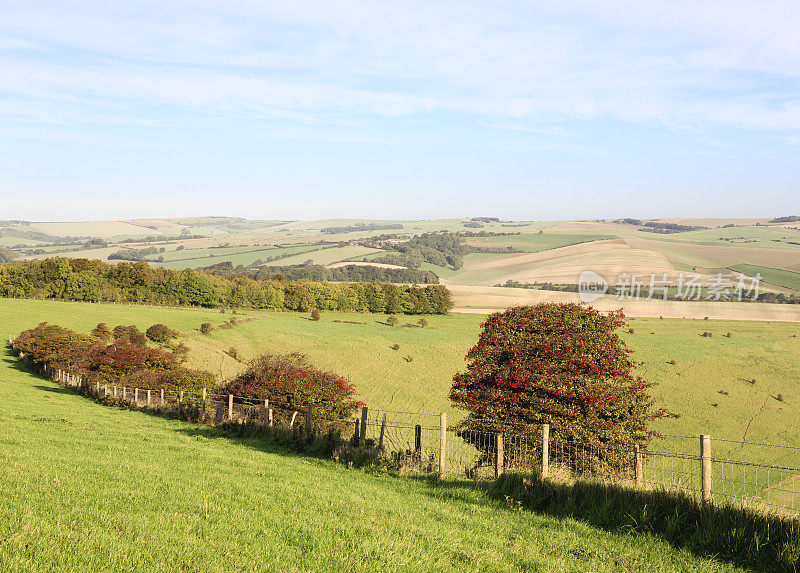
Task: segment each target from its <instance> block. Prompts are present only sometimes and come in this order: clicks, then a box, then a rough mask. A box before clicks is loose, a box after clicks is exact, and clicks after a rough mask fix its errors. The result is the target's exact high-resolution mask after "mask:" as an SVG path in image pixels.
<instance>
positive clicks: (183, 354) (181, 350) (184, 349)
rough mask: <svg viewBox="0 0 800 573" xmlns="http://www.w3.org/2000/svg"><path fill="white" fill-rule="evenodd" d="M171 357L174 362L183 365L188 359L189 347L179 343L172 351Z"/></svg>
mask: <svg viewBox="0 0 800 573" xmlns="http://www.w3.org/2000/svg"><path fill="white" fill-rule="evenodd" d="M172 357H173V358H174V359H175V362H177V363H179V364H183V363H184V362H186V359H187V358H188V357H189V347H188V346H186V345H185V344H184V343H183V342H179V343H178V345H177V346H176V347H175V348H173V349H172Z"/></svg>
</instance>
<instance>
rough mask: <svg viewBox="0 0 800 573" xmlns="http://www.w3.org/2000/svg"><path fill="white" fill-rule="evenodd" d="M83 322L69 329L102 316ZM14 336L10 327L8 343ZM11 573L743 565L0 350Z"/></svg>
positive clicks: (0, 506) (5, 535)
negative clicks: (384, 471)
mask: <svg viewBox="0 0 800 573" xmlns="http://www.w3.org/2000/svg"><path fill="white" fill-rule="evenodd" d="M82 308H83V307H82ZM140 310H141V309H140ZM75 314H76V315H77V314H78V313H75ZM83 314H84V315H89V316H84V317H82V318H77V317H76V318H77V319H76V320H75V321H73V322H72V325H73V326H79V324H78V323H81V324H85V322H82V321H86V320H88V319H90V320H91V321H94V320H96V319H97V318H98V316H97V314H94V313H86V312H84V313H83ZM109 314H112V313H109ZM171 317H172V318H173V319H176V322H179V320H178V318H179V317H178V316H177V315H174V314H173V315H171ZM106 318H108V316H106ZM184 320H186V323H187V324H188V322H190V320H189V317H188V316H186V317H184ZM62 322H68V321H62ZM173 324H175V322H173ZM17 327H18V322H17V320H16V319H15V320H14V321H4V322H3V323H2V328H0V330H1V331H2V332H0V334H2V335H3V336H7V335H8V334H9V333H11V332H14V331H16V329H17ZM0 570H2V571H26V570H28V571H42V570H48V571H49V570H53V571H179V570H184V571H376V570H377V571H442V570H450V571H643V570H647V571H726V570H734V568H732V567H730V566H725V565H720V564H719V563H715V562H714V561H713V560H711V559H706V558H702V557H698V556H696V555H693V554H691V553H689V552H688V551H685V550H679V549H675V548H674V547H672V546H670V545H668V544H666V543H664V542H662V541H659V540H657V539H655V538H653V537H649V536H646V535H641V534H623V533H609V532H604V531H601V530H598V529H595V528H593V527H590V526H588V525H586V524H583V523H580V522H577V521H574V520H571V519H559V518H554V517H546V516H540V515H537V514H533V513H530V512H527V511H520V510H514V509H509V508H507V507H506V505H505V504H503V503H501V502H498V501H495V500H492V499H490V498H488V497H487V496H486V495H485V494H483V493H482V492H481V490H478V489H474V488H472V487H469V486H462V485H459V484H457V483H454V482H445V483H443V484H441V485H440V484H436V483H435V482H429V481H424V480H414V479H411V478H393V477H389V476H386V475H370V474H365V473H362V472H360V471H357V470H352V469H346V468H345V467H343V466H338V465H335V464H333V463H332V462H329V461H325V460H319V459H314V458H307V457H299V456H295V455H291V454H289V453H287V452H285V451H282V450H279V449H275V448H271V447H268V446H265V445H264V444H263V442H261V441H259V440H255V439H233V438H230V437H227V436H226V435H224V434H222V433H221V432H219V431H217V430H213V429H209V428H200V427H197V426H194V425H191V424H188V423H183V422H179V421H172V420H167V419H163V418H159V417H155V416H149V415H146V414H143V413H139V412H131V411H125V410H119V409H115V408H108V407H104V406H100V405H98V404H96V403H94V402H92V401H90V400H88V399H84V398H81V397H79V396H77V395H75V394H73V393H71V392H69V391H66V390H62V389H61V388H59V387H58V386H57V385H55V384H54V383H52V382H49V381H45V380H43V379H40V378H38V377H36V376H34V375H33V374H31V373H30V372H28V371H26V370H25V369H24V368H22V367H21V366H20V364H19V363H18V362H17V361H16V359H14V358H13V357H12V356H10V354H8V352H4V354H3V360H2V362H0Z"/></svg>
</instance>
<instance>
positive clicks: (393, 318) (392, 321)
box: [386, 314, 400, 326]
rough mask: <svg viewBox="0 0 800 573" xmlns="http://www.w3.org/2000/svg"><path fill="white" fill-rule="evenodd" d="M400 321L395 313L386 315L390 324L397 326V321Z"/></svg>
mask: <svg viewBox="0 0 800 573" xmlns="http://www.w3.org/2000/svg"><path fill="white" fill-rule="evenodd" d="M398 322H400V321H399V320H398V319H397V317H396V316H395V315H393V314H392V315H389V316H388V317H386V324H388V325H389V326H397V323H398Z"/></svg>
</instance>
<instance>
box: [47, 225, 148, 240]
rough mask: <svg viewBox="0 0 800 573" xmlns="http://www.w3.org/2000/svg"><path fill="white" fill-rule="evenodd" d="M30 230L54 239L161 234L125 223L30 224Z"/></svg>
mask: <svg viewBox="0 0 800 573" xmlns="http://www.w3.org/2000/svg"><path fill="white" fill-rule="evenodd" d="M31 228H32V229H36V230H37V231H41V232H43V233H47V234H48V235H54V236H56V237H65V236H70V237H102V238H109V237H115V236H119V235H140V236H145V235H161V234H162V232H161V231H158V230H155V229H148V228H147V227H143V226H141V225H136V224H134V223H132V222H127V221H89V222H70V223H31Z"/></svg>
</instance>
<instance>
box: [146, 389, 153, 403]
mask: <svg viewBox="0 0 800 573" xmlns="http://www.w3.org/2000/svg"><path fill="white" fill-rule="evenodd" d="M152 403H153V400H152V397H151V396H150V390H149V389H148V390H147V407H148V408H149V407H150V404H152Z"/></svg>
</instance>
